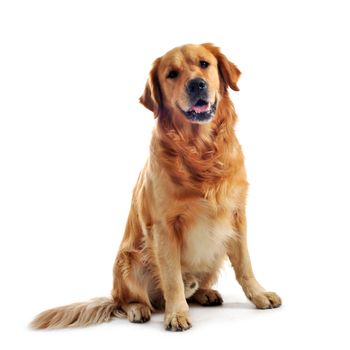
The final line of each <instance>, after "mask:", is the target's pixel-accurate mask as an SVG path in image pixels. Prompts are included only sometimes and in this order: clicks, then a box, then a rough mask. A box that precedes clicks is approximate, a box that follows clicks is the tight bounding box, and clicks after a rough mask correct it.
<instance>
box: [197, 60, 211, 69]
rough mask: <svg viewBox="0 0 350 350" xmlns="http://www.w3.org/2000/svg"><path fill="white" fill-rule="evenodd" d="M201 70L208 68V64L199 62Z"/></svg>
mask: <svg viewBox="0 0 350 350" xmlns="http://www.w3.org/2000/svg"><path fill="white" fill-rule="evenodd" d="M199 65H200V66H201V68H208V66H209V63H208V62H207V61H199Z"/></svg>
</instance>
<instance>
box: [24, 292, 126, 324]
mask: <svg viewBox="0 0 350 350" xmlns="http://www.w3.org/2000/svg"><path fill="white" fill-rule="evenodd" d="M112 317H119V318H121V317H125V314H124V313H123V311H122V310H121V309H120V307H119V305H118V303H116V302H115V301H113V300H112V299H110V298H95V299H91V300H89V301H86V302H84V303H75V304H70V305H65V306H60V307H57V308H54V309H50V310H46V311H43V312H42V313H40V314H39V315H37V316H36V317H35V319H34V320H33V321H32V322H31V324H30V326H31V327H32V328H34V329H44V328H64V327H79V326H88V325H91V324H96V323H102V322H106V321H109V320H110V319H111V318H112Z"/></svg>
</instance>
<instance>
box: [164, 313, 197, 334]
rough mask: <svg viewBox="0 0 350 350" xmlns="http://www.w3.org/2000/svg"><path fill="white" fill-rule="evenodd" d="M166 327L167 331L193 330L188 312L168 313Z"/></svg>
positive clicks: (165, 320)
mask: <svg viewBox="0 0 350 350" xmlns="http://www.w3.org/2000/svg"><path fill="white" fill-rule="evenodd" d="M164 326H165V329H166V330H167V331H173V332H182V331H186V330H187V329H189V328H191V327H192V325H191V321H190V319H189V317H188V314H187V312H172V313H166V314H165V318H164Z"/></svg>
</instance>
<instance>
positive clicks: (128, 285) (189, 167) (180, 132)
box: [32, 44, 281, 330]
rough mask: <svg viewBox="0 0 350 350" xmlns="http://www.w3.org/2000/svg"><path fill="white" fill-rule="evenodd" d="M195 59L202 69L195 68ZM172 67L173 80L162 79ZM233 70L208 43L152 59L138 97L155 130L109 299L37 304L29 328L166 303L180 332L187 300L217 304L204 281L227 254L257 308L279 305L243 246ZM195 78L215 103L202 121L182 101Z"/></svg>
mask: <svg viewBox="0 0 350 350" xmlns="http://www.w3.org/2000/svg"><path fill="white" fill-rule="evenodd" d="M201 60H205V61H206V62H207V63H208V64H209V66H208V67H201V65H200V64H199V62H201ZM171 70H175V71H176V72H178V76H177V77H176V79H175V78H174V79H169V76H168V74H169V71H171ZM239 76H240V71H239V70H238V69H237V67H236V66H235V65H234V64H233V63H231V62H230V61H229V60H228V59H227V58H226V57H225V56H224V55H223V54H222V53H221V52H220V50H219V49H218V48H217V47H215V46H213V45H212V44H202V45H185V46H182V47H178V48H175V49H173V50H171V51H170V52H168V53H167V54H165V55H164V56H163V57H160V58H158V59H157V60H155V62H154V65H153V68H152V70H151V72H150V76H149V79H148V82H147V84H146V87H145V91H144V93H143V95H142V96H141V98H140V101H141V103H142V104H143V105H144V106H145V107H147V108H148V109H150V110H151V111H152V112H153V113H154V116H155V118H157V120H156V127H155V129H154V132H153V136H152V141H151V149H150V157H149V159H148V160H147V162H146V165H145V167H144V169H143V170H142V172H141V174H140V176H139V179H138V181H137V184H136V186H135V189H134V192H133V199H132V204H131V208H130V213H129V217H128V220H127V224H126V229H125V233H124V237H123V240H122V243H121V245H120V249H119V252H118V255H117V257H116V260H115V264H114V284H113V290H112V298H111V299H94V300H92V301H90V302H86V303H80V304H72V305H68V306H64V307H60V308H55V309H52V310H48V311H44V312H43V313H41V314H40V315H38V316H37V318H36V319H35V320H34V321H33V322H32V326H33V327H34V328H52V327H65V326H80V325H88V324H91V323H99V322H103V321H106V320H109V319H110V318H111V317H113V316H120V315H122V314H126V315H127V317H128V319H129V320H130V321H132V322H145V321H148V320H149V319H150V317H151V312H152V311H154V310H155V309H160V308H163V307H165V319H164V323H165V328H166V329H169V330H186V329H188V328H189V327H190V326H191V321H190V319H189V315H188V311H189V308H188V304H187V301H186V300H188V299H190V300H191V301H194V302H197V303H199V304H202V305H220V304H221V303H222V298H221V296H220V294H219V293H218V292H217V291H215V290H212V289H211V287H212V285H213V284H214V283H215V281H216V279H217V276H218V271H219V269H220V267H221V265H222V263H223V260H224V259H225V257H226V256H228V258H229V259H230V261H231V263H232V266H233V268H234V270H235V273H236V278H237V281H238V282H239V283H240V284H241V286H242V288H243V290H244V292H245V294H246V296H247V297H248V298H249V299H250V300H251V301H252V302H253V303H254V304H255V305H256V306H257V307H258V308H262V309H266V308H272V307H278V306H279V305H280V304H281V299H280V298H279V297H278V295H277V294H275V293H272V292H266V291H265V289H264V288H262V287H261V285H260V284H259V283H258V282H257V281H256V279H255V277H254V274H253V271H252V267H251V263H250V259H249V254H248V249H247V240H246V218H245V203H246V194H247V188H248V183H247V180H246V172H245V168H244V159H243V154H242V150H241V147H240V145H239V143H238V141H237V138H236V136H235V133H234V125H235V122H236V119H237V117H236V113H235V110H234V107H233V104H232V102H231V100H230V97H229V94H228V88H231V89H233V90H236V91H237V90H238V87H237V81H238V79H239ZM197 77H199V78H201V79H204V80H205V81H206V83H207V86H208V99H209V103H210V104H211V105H213V104H214V101H216V103H217V109H216V112H215V116H214V117H213V118H212V119H211V120H210V121H209V122H207V123H201V122H195V121H190V120H188V119H186V118H185V116H184V115H183V113H182V112H181V110H184V111H185V110H187V109H188V108H189V107H190V106H189V100H188V96H187V95H186V89H185V87H186V84H187V82H188V81H189V80H190V79H193V78H197Z"/></svg>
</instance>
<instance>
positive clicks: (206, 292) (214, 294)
mask: <svg viewBox="0 0 350 350" xmlns="http://www.w3.org/2000/svg"><path fill="white" fill-rule="evenodd" d="M191 300H193V301H195V302H197V303H198V304H200V305H203V306H218V305H221V304H222V303H223V300H222V297H221V295H220V293H219V292H218V291H216V290H214V289H198V290H197V292H196V293H195V294H194V295H193V296H192V298H191Z"/></svg>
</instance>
